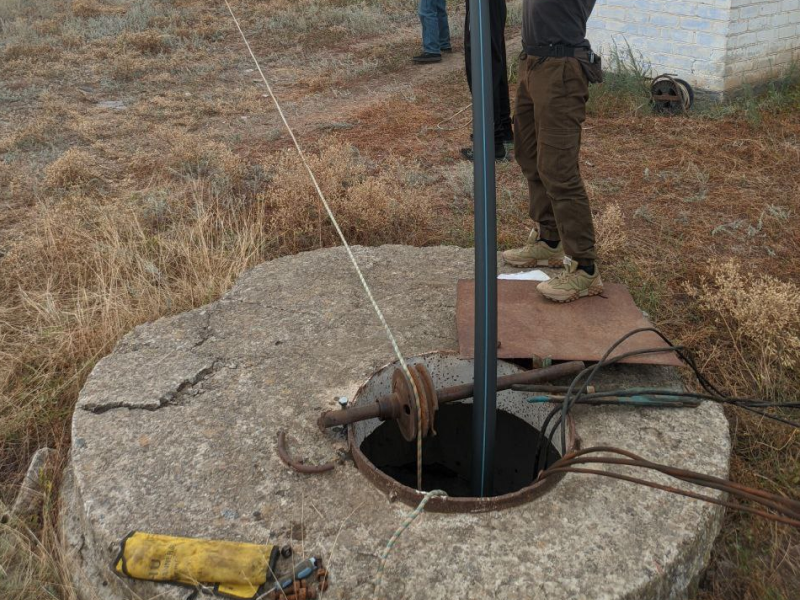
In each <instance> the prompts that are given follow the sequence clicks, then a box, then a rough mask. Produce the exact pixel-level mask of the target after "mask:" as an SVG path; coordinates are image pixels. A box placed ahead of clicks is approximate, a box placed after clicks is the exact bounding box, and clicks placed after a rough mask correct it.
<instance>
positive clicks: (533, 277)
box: [497, 269, 550, 281]
mask: <svg viewBox="0 0 800 600" xmlns="http://www.w3.org/2000/svg"><path fill="white" fill-rule="evenodd" d="M497 278H498V279H515V280H517V281H548V280H549V279H550V277H549V276H548V275H547V273H545V272H544V271H540V270H539V269H535V270H533V271H522V272H521V273H504V274H503V275H498V276H497Z"/></svg>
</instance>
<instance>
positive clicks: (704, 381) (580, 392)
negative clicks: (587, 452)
mask: <svg viewBox="0 0 800 600" xmlns="http://www.w3.org/2000/svg"><path fill="white" fill-rule="evenodd" d="M645 332H652V333H655V334H656V335H658V336H659V337H660V338H661V339H662V340H663V341H664V342H665V343H666V344H667V347H665V348H645V349H642V350H634V351H631V352H626V353H623V354H620V355H618V356H615V357H613V358H609V356H610V355H611V353H612V352H613V351H614V350H615V349H616V348H618V347H619V346H620V345H621V344H622V343H624V342H625V341H626V340H628V339H629V338H631V337H633V336H635V335H637V334H639V333H645ZM664 352H674V353H675V354H676V355H677V356H678V357H679V358H680V359H681V361H683V362H684V363H685V364H686V365H687V366H689V368H690V369H691V370H692V372H693V374H694V376H695V378H696V379H697V381H698V382H699V383H700V385H701V387H702V388H703V389H704V390H705V391H706V392H707V393H706V394H695V393H693V392H670V393H668V394H667V393H665V392H664V391H663V390H648V391H642V390H636V391H635V393H634V391H633V390H615V391H614V393H613V394H612V393H611V392H608V391H604V392H595V393H593V394H589V393H588V392H587V388H588V387H589V385H590V384H591V382H592V380H593V379H594V377H595V375H596V374H597V373H598V372H599V371H600V369H602V368H604V367H607V366H610V365H613V364H615V363H618V362H620V361H621V360H624V359H626V358H630V357H633V356H642V355H645V354H657V353H664ZM582 380H584V381H582ZM576 386H579V387H578V388H577V390H576ZM645 393H650V395H658V394H661V395H673V396H682V397H693V398H700V399H703V400H708V401H713V402H719V403H723V404H729V405H731V406H737V407H739V408H741V409H743V410H747V411H749V412H752V413H754V414H757V415H759V416H762V417H766V418H768V419H772V420H774V421H777V422H779V423H783V424H785V425H789V426H791V427H795V428H800V423H796V422H794V421H790V420H788V419H785V418H782V417H779V416H777V415H773V414H770V413H767V412H764V411H762V410H758V408H779V409H781V408H782V409H787V408H800V403H778V402H774V403H768V402H761V401H757V400H752V399H745V398H728V397H726V396H725V395H724V394H723V393H722V392H721V391H720V390H719V389H718V388H717V387H716V386H715V385H714V384H713V383H711V382H710V381H709V380H708V378H707V377H706V376H705V375H704V374H703V373H702V372H701V371H700V369H699V368H698V367H697V364H696V363H695V361H694V358H693V357H692V356H691V355H690V354H689V353H688V351H687V350H686V349H685V348H684V347H682V346H675V345H674V344H673V343H672V342H671V341H670V340H669V338H667V337H666V336H665V335H664V334H663V333H661V332H660V331H659V330H658V329H656V328H654V327H643V328H639V329H634V330H632V331H630V332H628V333H626V334H625V335H624V336H622V337H621V338H620V339H618V340H617V341H616V342H614V344H612V345H611V347H610V348H609V349H608V350H607V351H606V352H605V354H604V355H603V357H602V358H601V359H600V361H598V362H597V363H596V364H594V365H592V366H590V367H587V368H586V369H584V370H583V371H581V372H580V373H578V374H577V375H576V376H575V377H574V378H573V380H572V382H571V383H570V385H569V388H568V389H567V392H566V394H565V395H564V401H563V403H562V405H561V407H560V408H556V409H554V410H553V411H551V412H550V413H549V414H548V416H547V418H546V419H545V421H544V423H543V424H542V429H541V435H540V437H539V440H538V444H537V449H536V454H535V462H534V469H535V471H537V472H538V471H540V470H541V469H543V468H544V467H545V466H546V465H542V464H541V457H542V446H543V440H544V439H545V438H546V439H547V448H548V450H549V447H550V446H552V444H553V438H554V437H555V433H556V431H557V430H558V429H560V430H561V446H562V451H563V452H566V451H567V435H566V418H567V415H568V414H569V411H570V410H572V407H573V406H574V405H575V404H576V403H577V402H578V401H579V400H580V399H581V398H593V397H594V398H599V397H602V396H603V395H606V396H609V395H617V396H625V395H636V394H645ZM559 411H560V412H561V416H560V417H559V418H558V419H557V420H556V421H555V422H554V423H553V426H552V429H551V430H550V433H549V434H548V432H547V429H548V427H549V426H550V423H551V421H552V419H553V417H554V416H555V415H556V414H557V413H558V412H559ZM548 454H549V452H548ZM546 460H547V457H545V462H546Z"/></svg>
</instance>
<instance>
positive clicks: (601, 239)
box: [594, 203, 628, 261]
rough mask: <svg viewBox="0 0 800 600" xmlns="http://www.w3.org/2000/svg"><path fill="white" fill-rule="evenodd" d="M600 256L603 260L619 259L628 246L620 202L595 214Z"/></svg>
mask: <svg viewBox="0 0 800 600" xmlns="http://www.w3.org/2000/svg"><path fill="white" fill-rule="evenodd" d="M594 227H595V235H596V238H597V252H598V256H599V258H600V259H601V260H603V261H618V260H619V258H620V256H622V255H623V254H624V251H625V249H626V247H627V246H628V233H627V228H626V225H625V216H624V215H623V214H622V208H621V207H620V205H619V204H617V203H613V204H609V205H608V206H606V207H605V208H604V209H603V210H602V211H600V212H598V213H597V214H595V215H594Z"/></svg>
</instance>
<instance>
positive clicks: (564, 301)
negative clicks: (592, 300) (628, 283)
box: [540, 285, 603, 304]
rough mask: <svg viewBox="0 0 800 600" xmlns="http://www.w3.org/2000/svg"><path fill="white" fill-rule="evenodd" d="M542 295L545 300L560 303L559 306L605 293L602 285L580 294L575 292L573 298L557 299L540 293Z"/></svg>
mask: <svg viewBox="0 0 800 600" xmlns="http://www.w3.org/2000/svg"><path fill="white" fill-rule="evenodd" d="M540 293H541V294H542V296H544V297H545V298H547V299H548V300H550V301H552V302H558V303H559V304H569V303H570V302H575V300H579V299H580V298H588V297H589V296H599V295H600V294H602V293H603V286H602V285H600V286H592V287H590V288H588V289H586V290H581V291H580V292H575V293H574V294H572V295H571V296H568V297H566V298H557V297H553V296H549V295H548V294H545V293H544V292H540Z"/></svg>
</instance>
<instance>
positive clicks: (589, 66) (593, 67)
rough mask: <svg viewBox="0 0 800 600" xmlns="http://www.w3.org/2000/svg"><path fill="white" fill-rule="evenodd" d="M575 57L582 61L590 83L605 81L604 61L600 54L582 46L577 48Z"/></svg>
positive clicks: (582, 66)
mask: <svg viewBox="0 0 800 600" xmlns="http://www.w3.org/2000/svg"><path fill="white" fill-rule="evenodd" d="M575 58H577V59H578V62H579V63H581V68H582V69H583V72H584V73H585V74H586V79H587V80H588V81H589V83H603V61H602V59H601V58H600V55H599V54H595V53H594V52H592V51H591V50H587V49H583V48H580V49H576V52H575Z"/></svg>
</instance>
